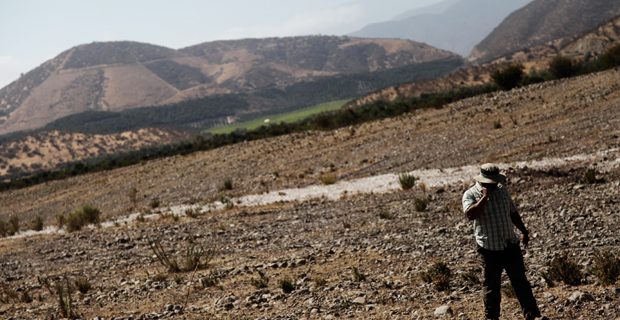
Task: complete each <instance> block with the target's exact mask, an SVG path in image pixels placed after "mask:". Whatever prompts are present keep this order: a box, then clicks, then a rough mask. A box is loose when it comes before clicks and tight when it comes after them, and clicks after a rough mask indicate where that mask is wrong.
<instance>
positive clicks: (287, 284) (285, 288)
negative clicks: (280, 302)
mask: <svg viewBox="0 0 620 320" xmlns="http://www.w3.org/2000/svg"><path fill="white" fill-rule="evenodd" d="M278 286H279V287H280V289H282V292H284V293H286V294H289V293H291V292H293V291H295V284H294V283H293V280H291V279H290V278H288V277H286V278H284V279H280V281H278Z"/></svg>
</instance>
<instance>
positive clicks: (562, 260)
mask: <svg viewBox="0 0 620 320" xmlns="http://www.w3.org/2000/svg"><path fill="white" fill-rule="evenodd" d="M547 266H548V268H549V270H548V272H547V274H546V275H545V278H546V279H548V280H547V281H548V282H549V281H551V283H550V284H551V285H552V283H553V281H562V282H564V283H565V284H567V285H570V286H577V285H580V284H581V281H582V279H583V273H582V272H581V269H580V268H579V265H577V263H575V262H573V261H572V260H571V259H570V258H569V257H568V254H567V253H564V254H562V255H560V256H558V257H555V258H553V259H552V260H551V261H550V262H549V263H548V264H547Z"/></svg>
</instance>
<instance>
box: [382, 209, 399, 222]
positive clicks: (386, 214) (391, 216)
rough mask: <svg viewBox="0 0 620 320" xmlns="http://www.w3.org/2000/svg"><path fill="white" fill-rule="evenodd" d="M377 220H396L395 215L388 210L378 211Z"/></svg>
mask: <svg viewBox="0 0 620 320" xmlns="http://www.w3.org/2000/svg"><path fill="white" fill-rule="evenodd" d="M379 218H380V219H383V220H394V219H396V215H395V214H393V213H391V212H389V211H388V210H385V209H382V210H381V211H379Z"/></svg>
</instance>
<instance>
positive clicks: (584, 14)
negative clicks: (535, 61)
mask: <svg viewBox="0 0 620 320" xmlns="http://www.w3.org/2000/svg"><path fill="white" fill-rule="evenodd" d="M618 15H620V0H536V1H533V2H532V3H530V4H529V5H527V6H525V7H524V8H522V9H520V10H517V11H515V12H513V13H512V14H510V16H508V17H507V18H506V19H505V20H504V21H503V22H502V23H501V24H500V25H499V26H498V27H497V28H496V29H495V30H494V31H493V32H492V33H491V34H489V35H488V36H487V37H486V38H485V39H484V40H482V41H481V42H480V43H479V44H478V45H476V47H475V48H474V50H473V51H472V54H471V56H470V57H469V59H470V60H472V61H476V62H482V63H483V62H488V61H491V60H494V59H497V58H500V57H501V56H504V55H508V54H510V53H513V52H515V51H519V50H523V49H528V48H533V47H536V46H540V45H544V44H546V43H547V42H549V41H553V40H556V39H561V38H570V37H574V36H575V35H579V34H583V33H585V32H589V31H591V30H592V29H594V28H596V27H597V26H599V25H601V24H604V23H606V22H608V21H610V20H611V19H613V18H614V17H616V16H618Z"/></svg>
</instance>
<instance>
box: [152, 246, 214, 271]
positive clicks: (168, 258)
mask: <svg viewBox="0 0 620 320" xmlns="http://www.w3.org/2000/svg"><path fill="white" fill-rule="evenodd" d="M151 250H153V253H154V254H155V257H156V258H157V261H159V263H160V264H161V265H162V266H164V267H165V268H166V269H167V270H168V272H172V273H178V272H189V271H194V270H202V269H206V268H207V267H208V266H209V262H210V261H211V258H212V256H213V252H212V251H211V250H209V249H205V248H204V247H203V246H202V245H199V244H197V243H195V242H194V241H188V243H187V248H186V249H185V250H184V251H180V253H181V254H182V255H181V256H179V257H174V256H172V255H171V254H170V253H168V252H166V250H164V248H163V246H162V245H161V242H159V241H154V242H152V243H151Z"/></svg>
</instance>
